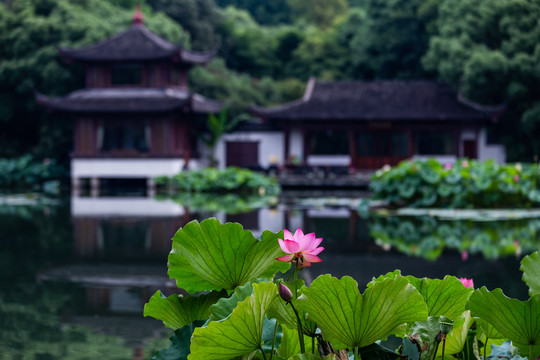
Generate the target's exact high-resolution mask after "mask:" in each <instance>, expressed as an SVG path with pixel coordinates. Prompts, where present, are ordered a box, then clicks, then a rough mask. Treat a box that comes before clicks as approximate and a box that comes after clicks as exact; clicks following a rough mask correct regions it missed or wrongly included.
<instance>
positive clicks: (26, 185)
mask: <svg viewBox="0 0 540 360" xmlns="http://www.w3.org/2000/svg"><path fill="white" fill-rule="evenodd" d="M67 176H68V171H67V170H66V169H64V168H63V167H62V166H60V165H58V164H57V162H56V161H55V160H54V159H45V160H43V161H38V160H36V159H34V157H33V156H32V155H23V156H21V157H18V158H13V159H3V158H0V189H1V190H8V191H28V190H32V191H34V190H35V191H41V190H44V191H46V192H50V191H47V190H51V188H56V187H57V186H58V180H60V179H62V178H66V177H67Z"/></svg>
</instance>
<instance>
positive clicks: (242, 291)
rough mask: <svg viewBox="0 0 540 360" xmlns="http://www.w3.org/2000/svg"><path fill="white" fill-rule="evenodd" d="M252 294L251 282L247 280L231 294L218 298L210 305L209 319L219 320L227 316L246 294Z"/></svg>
mask: <svg viewBox="0 0 540 360" xmlns="http://www.w3.org/2000/svg"><path fill="white" fill-rule="evenodd" d="M252 294H253V283H252V282H248V283H247V284H245V285H243V286H238V287H237V288H236V289H235V290H234V292H233V294H232V295H231V296H229V297H227V298H225V297H224V298H221V299H219V300H218V301H217V302H216V303H215V304H214V305H212V306H211V307H210V319H209V320H210V321H220V320H224V319H226V318H228V317H229V316H230V315H231V314H232V312H233V310H234V309H235V308H236V305H238V303H239V302H240V301H244V300H245V299H246V298H247V297H248V296H250V295H252Z"/></svg>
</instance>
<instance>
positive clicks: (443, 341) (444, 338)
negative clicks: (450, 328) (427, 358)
mask: <svg viewBox="0 0 540 360" xmlns="http://www.w3.org/2000/svg"><path fill="white" fill-rule="evenodd" d="M445 345H446V335H444V337H443V339H442V360H444V346H445Z"/></svg>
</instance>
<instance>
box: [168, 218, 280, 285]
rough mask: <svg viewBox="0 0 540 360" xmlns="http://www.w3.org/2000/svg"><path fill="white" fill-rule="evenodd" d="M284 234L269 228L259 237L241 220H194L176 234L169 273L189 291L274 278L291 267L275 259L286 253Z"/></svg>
mask: <svg viewBox="0 0 540 360" xmlns="http://www.w3.org/2000/svg"><path fill="white" fill-rule="evenodd" d="M280 236H282V233H278V234H274V233H272V232H270V231H265V232H263V234H262V236H261V240H258V239H256V238H255V237H254V236H253V234H252V233H251V232H250V231H248V230H244V229H243V228H242V225H240V224H238V223H226V224H221V223H220V221H219V220H217V219H215V218H210V219H206V220H203V221H202V222H201V223H199V222H198V221H196V220H194V221H191V222H189V223H188V224H187V225H186V226H184V227H183V228H181V229H179V230H178V231H177V232H176V234H175V235H174V238H173V245H172V250H171V252H170V254H169V263H168V267H169V271H168V273H169V276H170V277H171V279H176V283H177V285H178V287H179V288H182V289H185V290H186V291H187V292H189V293H194V292H197V291H204V290H222V289H226V290H233V289H235V288H236V287H237V286H242V285H244V284H246V283H247V282H248V281H250V280H251V279H254V278H258V277H264V278H272V277H273V276H274V275H275V274H276V272H278V271H282V272H285V271H287V270H288V269H289V268H290V264H289V263H284V262H279V261H276V260H275V258H276V257H278V256H281V255H283V251H282V250H281V248H280V247H279V243H278V241H277V239H278V237H280Z"/></svg>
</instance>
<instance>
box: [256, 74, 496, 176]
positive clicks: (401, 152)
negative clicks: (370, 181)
mask: <svg viewBox="0 0 540 360" xmlns="http://www.w3.org/2000/svg"><path fill="white" fill-rule="evenodd" d="M500 111H501V109H495V108H489V109H488V108H481V107H479V106H477V105H475V104H472V103H470V102H468V101H466V100H465V99H461V98H459V96H458V95H457V94H456V92H455V91H453V90H452V89H451V88H450V87H448V86H446V85H443V84H440V83H437V82H433V81H401V80H393V81H373V82H363V81H350V82H345V81H334V82H320V81H316V80H315V79H314V78H312V79H310V81H309V82H308V84H307V88H306V91H305V94H304V96H303V98H302V99H299V100H296V101H293V102H290V103H286V104H282V105H279V106H275V107H268V108H263V107H254V108H252V112H253V113H254V114H255V115H256V116H257V117H258V118H259V119H260V120H261V121H263V122H268V123H272V124H274V125H275V126H277V127H278V128H279V129H281V131H282V132H283V143H282V144H281V146H282V147H283V151H282V154H283V159H282V161H284V162H287V161H288V160H289V161H290V160H291V159H295V160H296V161H297V162H299V163H305V164H309V165H347V166H352V167H354V168H356V169H377V168H380V167H382V166H384V165H386V164H388V165H396V164H397V163H398V162H399V161H402V160H404V159H408V158H422V157H436V158H438V159H440V161H442V162H453V161H455V160H456V159H457V158H459V157H468V158H472V159H482V160H483V159H488V158H494V159H495V160H497V161H499V162H504V160H505V159H504V157H505V156H504V149H503V148H502V146H501V145H497V144H490V143H489V141H488V137H487V128H488V127H489V126H490V124H491V123H493V122H495V121H496V120H497V117H498V115H499V113H500Z"/></svg>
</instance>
